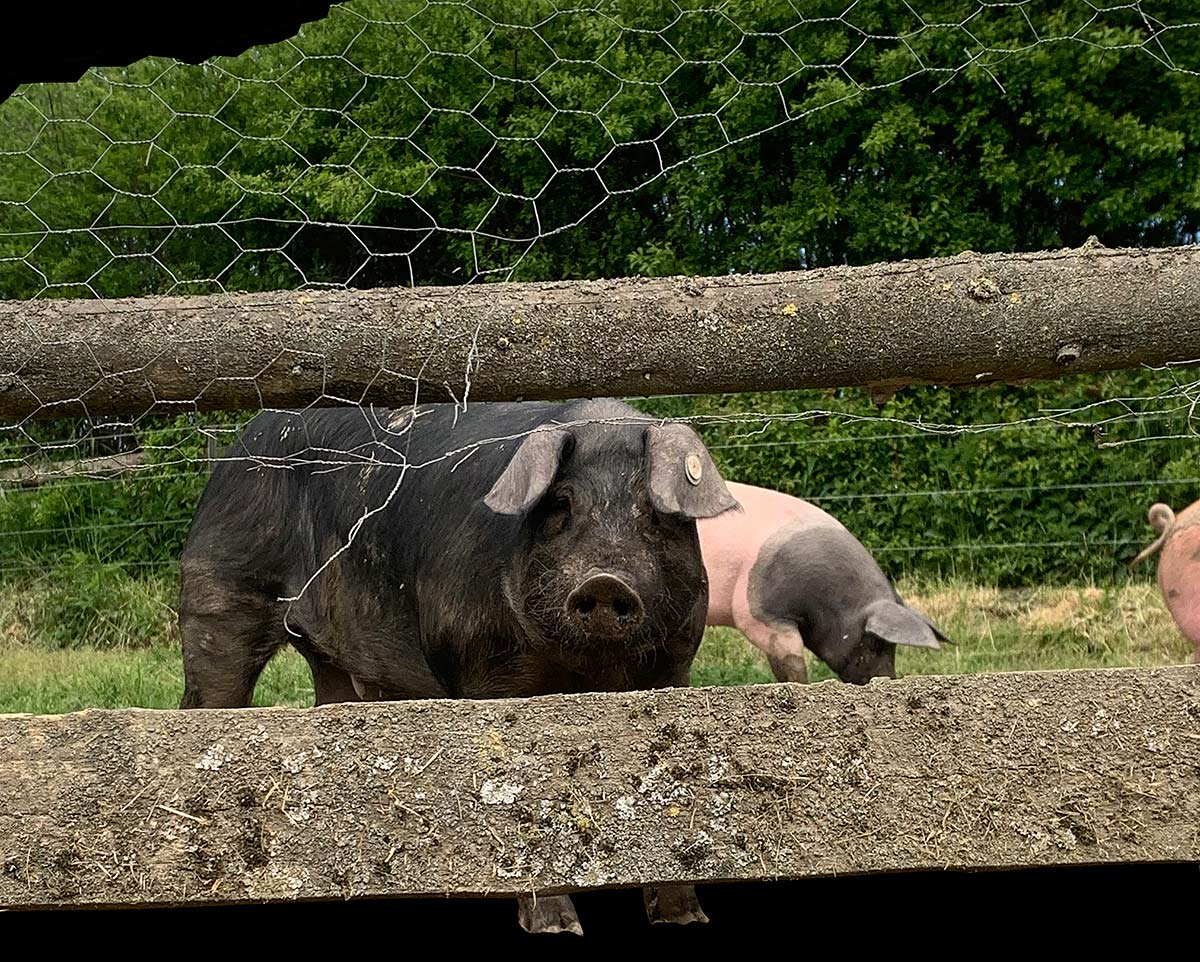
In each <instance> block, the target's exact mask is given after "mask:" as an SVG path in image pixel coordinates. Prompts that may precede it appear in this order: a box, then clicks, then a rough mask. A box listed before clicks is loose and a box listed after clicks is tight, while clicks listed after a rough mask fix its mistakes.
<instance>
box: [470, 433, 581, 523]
mask: <svg viewBox="0 0 1200 962" xmlns="http://www.w3.org/2000/svg"><path fill="white" fill-rule="evenodd" d="M569 437H570V435H568V434H567V432H566V431H564V430H562V429H561V428H539V429H538V430H536V431H534V432H533V433H532V434H530V435H529V436H528V437H526V438H525V440H524V441H522V442H521V446H520V447H519V448H517V453H516V454H514V455H513V456H512V460H510V461H509V462H508V467H506V468H505V469H504V473H503V474H502V475H500V477H499V478H498V479H497V480H496V483H495V484H494V485H492V490H491V491H489V492H488V493H487V495H486V496H485V497H484V499H483V503H484V504H486V505H487V506H488V507H489V508H490V509H491V510H493V511H495V512H496V514H524V513H525V512H526V511H528V510H529V509H530V508H531V507H533V505H534V504H535V503H537V500H538V499H539V498H540V497H541V496H542V495H544V494H545V493H546V489H547V488H549V487H550V482H552V481H553V480H554V476H555V475H556V474H558V466H559V463H560V462H561V461H562V455H563V448H564V447H565V446H566V443H567V439H568V438H569Z"/></svg>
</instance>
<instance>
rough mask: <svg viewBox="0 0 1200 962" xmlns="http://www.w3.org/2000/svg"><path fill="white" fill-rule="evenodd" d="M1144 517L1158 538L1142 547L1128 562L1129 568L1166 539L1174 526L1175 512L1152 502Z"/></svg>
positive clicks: (1157, 547) (1148, 554) (1148, 555)
mask: <svg viewBox="0 0 1200 962" xmlns="http://www.w3.org/2000/svg"><path fill="white" fill-rule="evenodd" d="M1146 517H1147V519H1148V520H1149V522H1150V527H1152V528H1153V529H1154V530H1155V531H1157V532H1158V538H1156V539H1155V541H1154V544H1152V545H1150V546H1149V547H1148V548H1146V549H1144V550H1143V551H1142V553H1141V554H1139V555H1138V556H1137V557H1136V558H1134V559H1133V560H1132V561H1131V562H1129V567H1131V568H1132V567H1133V566H1134V565H1137V564H1140V563H1141V562H1143V561H1145V560H1146V559H1147V558H1149V557H1150V556H1151V555H1152V554H1154V552H1156V551H1157V550H1158V549H1159V548H1161V547H1162V546H1163V543H1164V542H1165V541H1166V540H1167V537H1168V535H1170V533H1171V529H1172V528H1174V527H1175V512H1174V511H1172V510H1171V509H1170V507H1168V506H1167V505H1165V504H1162V503H1161V502H1159V503H1158V504H1152V505H1151V506H1150V511H1149V513H1148V514H1147V515H1146Z"/></svg>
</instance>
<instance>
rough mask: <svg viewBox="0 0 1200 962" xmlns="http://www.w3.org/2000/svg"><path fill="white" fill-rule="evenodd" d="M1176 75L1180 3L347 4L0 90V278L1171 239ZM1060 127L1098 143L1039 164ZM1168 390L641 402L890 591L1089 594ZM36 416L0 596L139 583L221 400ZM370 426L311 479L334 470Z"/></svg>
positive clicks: (1190, 408)
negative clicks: (982, 586)
mask: <svg viewBox="0 0 1200 962" xmlns="http://www.w3.org/2000/svg"><path fill="white" fill-rule="evenodd" d="M1198 71H1200V9H1196V8H1194V6H1193V5H1191V4H1179V3H1150V2H1126V3H1099V2H1066V3H1043V2H1036V0H1011V2H984V0H971V2H965V0H964V2H939V3H921V2H917V0H901V2H861V0H846V2H842V3H837V4H835V3H824V2H814V3H805V4H798V3H793V2H770V0H755V2H750V0H746V2H727V3H714V2H707V3H687V2H680V3H676V2H653V0H652V2H642V3H637V4H631V3H617V2H580V3H567V2H546V0H519V2H518V0H513V2H498V3H490V4H486V5H485V4H477V3H467V2H411V3H410V2H379V0H374V2H364V0H355V2H351V3H346V4H339V5H337V6H336V7H334V8H333V9H332V12H331V14H330V16H329V18H328V19H327V20H325V21H322V22H320V23H316V24H308V25H305V26H304V28H303V29H302V30H301V32H300V34H299V35H298V36H297V37H295V38H294V39H292V40H289V41H285V42H283V43H280V44H275V45H272V46H269V47H261V48H256V49H253V50H251V51H248V52H247V53H245V54H243V55H242V56H239V57H233V58H228V57H224V58H217V59H214V60H212V61H209V62H207V63H205V64H202V65H199V66H189V65H185V64H181V63H177V62H171V61H164V60H159V59H149V60H145V61H142V62H139V63H136V64H133V65H131V66H129V67H125V68H106V69H94V70H92V71H90V72H89V73H88V75H87V76H86V77H85V78H84V79H83V80H82V81H80V82H79V83H77V84H70V85H33V86H26V87H23V88H21V89H19V90H18V91H17V93H16V94H14V95H13V96H12V97H11V98H10V99H9V100H8V101H7V102H5V103H4V104H3V105H0V293H2V295H3V297H4V298H5V299H8V300H22V299H34V298H47V297H50V298H67V297H85V298H95V297H124V296H135V295H136V296H145V295H163V296H178V295H194V294H217V295H227V294H233V293H237V292H245V291H251V292H252V291H269V290H283V289H291V290H297V291H301V292H303V291H307V290H314V289H325V288H356V287H363V288H369V287H378V286H406V285H426V284H461V283H474V282H481V281H488V280H545V279H572V278H585V277H596V276H599V277H611V276H620V275H628V274H666V273H672V272H679V273H706V274H718V273H726V272H730V271H742V272H746V271H770V270H781V269H796V268H808V267H817V266H825V265H830V264H841V263H852V262H861V261H864V260H870V259H889V258H898V257H901V256H917V255H925V254H937V253H948V252H953V251H957V250H961V249H964V248H971V249H976V250H988V249H1006V248H1008V249H1040V248H1043V247H1047V246H1052V245H1054V244H1062V243H1074V242H1077V241H1079V240H1081V239H1082V237H1083V236H1086V235H1087V234H1089V233H1092V232H1093V231H1095V230H1099V231H1100V232H1101V233H1102V234H1103V233H1105V231H1107V233H1108V234H1109V235H1111V237H1112V238H1113V239H1115V240H1116V241H1119V242H1123V243H1133V244H1136V243H1188V242H1191V241H1193V240H1194V239H1195V231H1196V225H1197V218H1196V212H1195V210H1193V209H1192V208H1191V207H1188V206H1187V204H1186V203H1185V201H1183V200H1180V199H1179V198H1182V197H1185V196H1186V195H1187V189H1186V188H1188V187H1189V186H1191V185H1194V180H1195V176H1196V171H1195V169H1194V167H1193V164H1194V160H1193V158H1192V156H1191V153H1190V152H1189V151H1188V149H1187V148H1188V146H1189V145H1190V144H1194V140H1192V139H1190V138H1193V136H1197V137H1200V133H1197V132H1196V131H1195V130H1194V129H1193V127H1192V126H1190V124H1191V121H1190V120H1188V119H1187V115H1188V112H1189V111H1192V112H1194V111H1195V106H1196V103H1197V102H1198V101H1200V96H1198V92H1200V72H1198ZM1089 137H1090V138H1092V139H1093V140H1094V141H1095V144H1096V145H1098V146H1096V147H1095V153H1096V154H1097V157H1093V158H1090V159H1088V158H1083V159H1081V158H1080V157H1079V156H1076V155H1075V154H1073V153H1072V152H1071V150H1070V148H1071V146H1072V145H1073V144H1074V143H1076V142H1084V141H1088V138H1089ZM1088 142H1089V143H1090V142H1091V141H1088ZM1089 164H1090V166H1089ZM1031 170H1035V171H1037V173H1036V176H1034V175H1031V174H1030V173H1029V171H1031ZM971 178H976V180H978V182H979V183H978V184H977V185H976V186H971V184H972V183H973V182H972V181H971ZM980 184H981V185H982V186H979V185H980ZM1098 185H1099V186H1098ZM1135 195H1137V196H1144V197H1148V198H1150V199H1148V200H1145V206H1144V209H1143V208H1137V209H1134V208H1135V206H1136V205H1134V203H1133V201H1131V200H1130V198H1131V197H1133V196H1135ZM1122 205H1124V207H1123V206H1122ZM1125 208H1129V209H1125ZM301 296H303V295H301ZM95 323H102V321H97V322H95ZM164 336H165V340H164V344H163V354H164V357H166V358H169V356H170V350H171V341H170V338H169V335H164ZM83 344H84V340H83V339H82V338H81V339H80V341H79V342H78V344H76V343H75V342H74V341H72V340H70V339H69V338H68V339H66V340H62V339H59V340H56V341H55V342H53V343H48V344H44V345H42V346H41V347H40V348H39V350H44V351H54V352H61V353H63V354H70V353H71V352H72V351H77V352H83V351H84V347H83ZM214 353H215V348H214ZM320 360H321V359H320V358H317V359H314V361H313V363H317V364H319V363H320ZM897 363H898V364H900V363H902V359H898V362H897ZM96 365H97V372H96V377H97V382H99V381H100V380H102V379H104V378H111V377H113V376H115V375H116V374H123V375H126V374H129V373H130V372H120V371H114V370H112V369H108V368H106V367H105V366H104V364H103V363H102V362H100V361H99V360H97V361H96ZM134 373H136V372H134ZM395 373H396V374H397V375H398V376H401V377H409V378H412V377H416V376H417V375H418V374H419V372H417V371H399V372H395ZM21 376H22V368H21V366H20V365H19V364H18V365H15V366H14V367H13V369H12V370H0V381H4V382H5V383H6V384H17V385H20V384H22V383H23V382H22V381H21ZM1198 398H1200V373H1198V369H1197V368H1196V367H1189V366H1181V367H1177V368H1172V369H1169V370H1163V371H1151V372H1139V373H1137V374H1136V375H1129V376H1124V377H1123V376H1115V375H1114V376H1110V377H1095V378H1091V379H1083V380H1080V381H1077V382H1076V381H1072V382H1071V383H1069V384H1064V385H1055V386H1048V387H1045V388H1036V387H1023V388H1019V389H1011V390H1002V389H986V390H980V391H976V392H950V391H937V390H935V389H923V390H920V391H914V392H910V393H908V394H906V396H903V397H900V398H897V399H894V400H893V401H891V402H889V403H888V404H886V405H883V406H882V407H881V406H877V405H874V404H872V403H871V402H870V401H869V399H867V398H866V397H865V396H863V395H859V394H857V393H854V392H829V393H826V394H820V393H817V392H805V393H800V394H795V395H788V396H773V397H765V396H761V395H759V396H745V397H735V398H708V399H696V398H666V399H655V400H652V401H647V402H646V403H645V405H644V406H645V408H646V409H647V410H648V411H650V412H651V413H653V414H656V415H658V416H662V417H682V418H686V419H689V420H691V421H692V422H693V423H695V424H696V425H697V426H698V427H699V428H700V429H701V431H702V433H703V434H704V436H705V439H706V440H707V441H708V443H709V446H710V449H711V450H712V452H713V454H714V455H715V456H716V458H717V460H718V462H719V463H720V465H721V467H722V469H723V470H724V471H725V473H726V474H727V476H729V477H731V478H735V479H737V480H746V481H751V482H756V483H761V484H765V485H768V486H772V487H780V488H784V489H786V490H788V491H790V492H792V493H795V494H797V495H800V496H802V497H806V498H808V499H810V500H813V501H814V502H816V503H818V504H820V505H823V506H825V507H827V508H829V510H831V511H832V512H834V513H835V514H838V515H839V516H840V517H842V518H843V520H845V521H846V523H847V524H848V526H850V527H851V529H852V530H854V531H855V533H856V534H858V535H859V536H860V537H861V538H862V540H863V541H864V542H865V543H866V544H867V545H868V546H869V547H870V548H871V549H872V550H873V551H875V552H876V553H878V554H879V556H880V558H881V560H882V561H885V563H887V564H888V565H889V570H891V571H893V572H900V571H917V572H921V571H927V572H928V571H933V570H935V569H936V570H938V571H943V572H944V571H952V572H956V573H958V574H960V575H962V576H964V577H970V578H979V579H984V580H1000V581H1006V582H1012V583H1019V582H1022V581H1029V580H1039V579H1041V580H1047V579H1063V580H1069V579H1071V578H1072V577H1078V578H1083V579H1086V578H1101V579H1104V578H1109V579H1112V578H1118V577H1124V575H1122V574H1121V572H1122V570H1123V569H1122V564H1123V561H1124V560H1125V559H1126V557H1127V556H1128V555H1132V554H1134V553H1136V547H1137V546H1140V545H1141V544H1143V543H1144V542H1145V535H1146V534H1147V533H1148V530H1147V529H1146V527H1145V524H1144V512H1145V507H1146V506H1147V505H1148V504H1149V503H1150V502H1151V501H1153V500H1157V499H1168V500H1171V501H1173V502H1175V503H1177V504H1178V503H1186V502H1189V501H1191V500H1194V499H1195V498H1196V497H1197V494H1198V492H1200V480H1198V479H1200V459H1198V458H1197V453H1196V450H1197V449H1196V445H1195V440H1194V439H1195V433H1196V432H1195V405H1196V402H1197V399H1198ZM73 400H74V401H77V402H79V406H81V407H82V408H83V409H85V410H86V402H87V396H86V394H85V395H83V396H81V397H80V398H76V399H73ZM439 400H440V399H439ZM56 403H61V402H56ZM65 409H66V408H58V409H54V410H51V409H50V407H49V405H47V406H46V409H45V410H40V411H39V412H38V415H39V416H36V417H31V418H23V419H17V420H12V421H9V422H6V423H2V424H0V578H7V579H15V578H20V577H25V576H27V575H29V574H31V573H32V574H33V575H35V576H36V577H39V578H45V577H53V576H55V575H54V571H55V570H57V569H56V568H55V565H56V564H57V563H59V562H61V564H62V565H64V566H74V567H78V566H92V567H96V566H101V567H104V568H105V569H106V570H107V569H121V570H126V571H140V570H144V569H159V568H162V569H164V570H169V569H170V567H171V566H172V565H173V564H174V563H175V559H177V557H178V551H179V547H180V544H181V542H182V538H183V536H184V534H185V532H186V529H187V524H188V520H189V518H190V515H191V509H192V507H193V506H194V504H195V500H196V498H197V496H198V494H199V491H200V489H201V487H202V486H203V483H204V479H205V477H206V472H207V470H208V469H209V467H210V465H211V462H212V458H213V457H214V455H215V454H216V452H218V451H220V450H222V449H224V448H225V447H226V446H227V445H229V444H230V443H231V442H232V441H233V440H234V439H235V438H236V436H237V432H238V431H239V429H240V427H241V426H242V425H244V424H245V423H246V420H247V419H248V417H249V416H250V414H251V413H252V412H238V413H237V414H229V413H227V414H223V415H213V416H209V415H201V414H198V413H194V412H190V411H188V410H187V407H186V405H184V406H171V405H162V404H156V403H153V402H151V403H148V404H147V405H146V408H145V410H144V411H141V412H138V413H137V414H135V415H133V416H123V417H119V418H118V417H110V418H106V417H104V416H103V415H102V413H94V414H92V415H91V416H89V417H72V418H57V419H53V418H52V419H47V418H46V417H45V416H46V415H51V414H55V413H58V411H59V410H65ZM382 442H383V447H382V448H378V449H376V450H373V451H372V452H369V453H367V454H357V453H354V452H336V451H324V452H322V453H321V454H320V458H321V459H323V460H325V461H326V462H328V467H329V468H330V469H331V470H338V469H349V468H351V467H354V468H357V467H358V466H360V465H361V463H362V461H363V458H364V457H365V458H368V459H378V458H380V457H381V456H382V457H384V458H385V460H386V458H387V457H388V455H387V454H386V451H387V450H388V449H387V443H386V442H387V438H386V437H384V438H382ZM454 447H455V446H454V444H453V443H452V442H448V443H447V450H448V452H449V451H450V450H452V449H454ZM381 451H382V452H384V453H383V454H382V455H381V453H380V452H381ZM392 454H394V455H395V460H394V461H393V462H391V463H390V466H391V467H393V468H398V467H402V466H404V464H405V462H404V461H403V458H402V454H401V453H400V452H399V451H392ZM228 456H230V457H236V456H237V455H228ZM312 457H313V456H312V453H311V452H305V453H304V454H303V458H304V459H306V460H311V459H312ZM261 466H262V465H259V467H261ZM272 466H273V467H281V468H287V467H288V466H289V465H288V464H287V463H283V464H275V465H272ZM998 553H1000V554H1003V555H1005V556H1020V560H1019V561H1015V562H1010V561H995V560H994V558H992V557H991V556H995V555H997V554H998ZM981 556H989V557H988V558H982V557H981ZM56 559H59V560H58V561H56ZM889 559H890V560H889Z"/></svg>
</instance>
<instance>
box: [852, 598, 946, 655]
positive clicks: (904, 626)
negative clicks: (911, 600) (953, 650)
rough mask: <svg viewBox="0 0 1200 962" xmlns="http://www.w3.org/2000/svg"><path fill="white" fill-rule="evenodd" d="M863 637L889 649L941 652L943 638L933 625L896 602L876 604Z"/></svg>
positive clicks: (868, 609) (871, 607) (869, 611)
mask: <svg viewBox="0 0 1200 962" xmlns="http://www.w3.org/2000/svg"><path fill="white" fill-rule="evenodd" d="M863 634H866V635H870V636H871V637H873V638H877V639H879V640H880V641H884V642H887V643H888V644H890V645H911V646H912V647H914V648H940V647H942V646H941V645H940V644H939V643H938V636H939V635H941V632H940V631H937V630H936V629H935V628H934V627H933V625H931V624H929V622H927V621H926V620H925V619H924V618H922V617H921V616H920V615H918V614H917V613H916V612H915V611H913V610H912V609H911V608H907V607H905V606H904V605H900V604H897V603H896V602H894V601H876V602H875V603H874V604H872V605H870V606H869V607H868V608H867V624H866V627H865V628H864V629H863Z"/></svg>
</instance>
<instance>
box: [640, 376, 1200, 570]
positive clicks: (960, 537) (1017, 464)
mask: <svg viewBox="0 0 1200 962" xmlns="http://www.w3.org/2000/svg"><path fill="white" fill-rule="evenodd" d="M1174 383H1175V382H1174V380H1173V379H1172V377H1171V376H1169V375H1167V374H1164V373H1161V372H1160V373H1155V372H1142V373H1132V372H1131V373H1120V374H1109V375H1103V376H1092V377H1078V378H1072V379H1066V380H1063V381H1061V382H1057V383H1049V384H1039V385H1035V386H1027V387H989V388H980V389H975V390H953V389H939V388H921V389H912V390H907V391H902V392H900V393H899V394H897V395H896V396H895V397H894V398H892V399H891V400H889V401H887V402H886V403H885V404H883V405H882V406H881V407H877V406H876V405H875V404H874V403H872V402H871V400H870V399H869V398H868V397H867V396H866V395H865V394H864V393H863V392H859V391H836V392H817V391H809V392H781V393H777V394H750V395H745V394H743V395H733V396H711V397H702V398H664V399H655V400H649V401H642V402H639V404H640V405H641V406H642V407H643V408H644V409H646V410H648V411H650V412H652V413H655V414H660V415H663V416H691V417H696V418H699V419H701V420H700V421H699V423H698V425H697V426H698V428H699V430H700V432H701V434H702V435H703V436H704V438H705V441H706V442H707V443H708V445H709V447H710V449H711V450H712V453H713V455H714V457H715V459H716V461H717V463H718V465H719V467H720V468H721V470H722V472H723V473H724V474H725V476H726V477H728V478H730V479H731V480H737V481H742V482H745V483H747V484H757V485H761V486H763V487H768V488H775V489H778V490H781V491H786V492H788V493H789V494H794V495H797V496H798V497H804V498H807V499H809V500H812V501H814V502H815V503H817V504H818V505H820V506H821V507H822V508H824V509H825V510H827V511H829V512H830V513H831V514H833V515H834V516H836V517H837V518H839V519H840V520H841V521H842V522H843V523H844V524H845V525H846V526H847V527H848V528H849V529H850V530H851V531H853V532H855V534H857V535H858V537H859V538H860V539H861V540H862V541H863V543H864V544H866V545H867V546H868V548H870V549H871V550H872V551H873V552H875V553H876V556H877V558H878V559H879V562H880V564H881V565H883V567H884V568H885V570H887V571H888V572H889V573H890V574H891V575H892V576H893V577H900V576H903V575H915V574H921V575H923V576H926V577H930V576H935V575H936V576H943V577H958V578H963V579H967V580H970V581H973V582H977V583H983V584H998V585H1003V586H1015V585H1035V584H1040V583H1075V584H1078V583H1081V582H1097V583H1111V582H1114V581H1117V582H1121V581H1124V580H1126V579H1127V578H1128V577H1129V576H1130V575H1129V573H1128V572H1127V570H1126V568H1125V562H1127V561H1128V560H1129V559H1130V558H1131V557H1132V556H1133V555H1135V554H1136V553H1137V550H1138V548H1137V545H1139V544H1140V543H1141V542H1140V540H1139V539H1148V538H1149V537H1150V535H1151V532H1150V529H1149V527H1148V526H1147V524H1146V520H1145V518H1146V509H1147V508H1148V506H1149V505H1150V504H1151V503H1152V502H1153V501H1158V500H1161V501H1167V502H1169V503H1172V504H1175V505H1184V504H1189V503H1191V502H1192V501H1194V500H1196V499H1197V498H1198V497H1200V444H1197V441H1196V439H1195V437H1194V435H1193V436H1190V437H1189V436H1183V437H1180V438H1177V439H1173V440H1162V439H1161V438H1163V436H1165V435H1170V434H1173V433H1180V434H1181V435H1182V434H1184V433H1185V432H1187V431H1188V427H1187V422H1186V418H1185V412H1180V411H1177V412H1174V413H1173V414H1172V413H1170V412H1167V411H1165V410H1164V406H1163V405H1162V402H1158V404H1146V403H1143V404H1140V405H1139V403H1138V402H1136V401H1132V402H1128V403H1129V407H1133V408H1134V409H1135V410H1136V409H1137V407H1139V406H1143V407H1146V408H1147V409H1149V411H1150V413H1149V414H1148V415H1147V416H1145V417H1131V416H1129V412H1128V408H1127V407H1126V404H1125V403H1121V402H1118V401H1117V400H1115V399H1121V398H1145V397H1148V396H1155V395H1157V394H1159V393H1161V392H1165V391H1167V390H1168V389H1169V388H1170V387H1171V385H1172V384H1174ZM1110 399H1111V400H1110ZM1102 400H1108V401H1110V403H1108V404H1105V405H1103V406H1101V407H1099V408H1094V409H1092V410H1091V411H1089V412H1088V414H1087V416H1086V417H1085V416H1082V415H1080V416H1077V418H1075V419H1074V420H1076V421H1078V422H1083V423H1085V424H1089V425H1090V424H1091V423H1092V422H1098V421H1102V420H1103V419H1104V418H1105V416H1114V415H1118V414H1120V415H1124V417H1122V419H1121V420H1120V421H1116V422H1114V423H1112V424H1110V425H1108V426H1107V427H1100V428H1096V427H1092V426H1079V427H1076V426H1071V421H1072V419H1071V418H1063V419H1062V420H1063V421H1064V422H1066V423H1065V425H1064V426H1058V425H1053V426H1052V425H1049V424H1047V423H1032V424H1028V425H1024V426H1022V425H1019V424H1016V425H1015V426H1010V427H1005V428H1003V429H1001V430H983V431H976V432H968V433H961V434H949V435H947V434H942V433H940V432H939V431H938V425H963V424H968V425H1005V424H1008V425H1014V424H1015V422H1020V421H1021V420H1023V419H1028V418H1032V417H1037V416H1039V414H1040V415H1042V416H1046V413H1045V412H1050V411H1056V410H1072V409H1077V408H1080V407H1082V406H1084V405H1089V404H1091V405H1095V404H1097V403H1098V402H1100V401H1102ZM746 411H754V412H763V413H769V414H773V415H796V414H799V413H803V412H810V413H812V414H814V415H815V416H813V417H810V418H806V419H805V420H803V421H801V422H799V423H797V422H788V421H778V420H776V421H772V422H769V423H767V424H766V425H759V424H757V423H749V424H747V423H739V422H738V421H737V419H736V418H733V419H732V420H726V421H724V422H723V421H722V420H721V419H722V418H726V419H729V418H730V417H731V416H734V415H737V414H740V413H743V412H746ZM816 412H825V413H820V414H816ZM863 418H871V419H883V420H875V421H867V422H864V421H862V420H861V419H863ZM1164 418H1165V420H1163V419H1164ZM897 421H898V422H901V423H899V424H897V423H895V422H897ZM915 423H920V424H923V425H924V426H925V428H924V430H920V429H917V428H914V426H913V425H914V424H915ZM1138 439H1141V440H1140V442H1139V441H1138ZM1151 439H1154V440H1151ZM1121 441H1133V442H1135V443H1130V444H1128V445H1126V446H1121V447H1107V448H1106V447H1101V444H1109V443H1113V442H1121ZM1113 542H1124V543H1116V544H1114V543H1113ZM1130 542H1132V544H1131V543H1130ZM1151 570H1152V569H1151V568H1149V566H1147V568H1146V569H1144V570H1142V571H1138V572H1134V573H1133V577H1140V578H1144V577H1146V576H1147V575H1148V574H1149V573H1150V571H1151Z"/></svg>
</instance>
